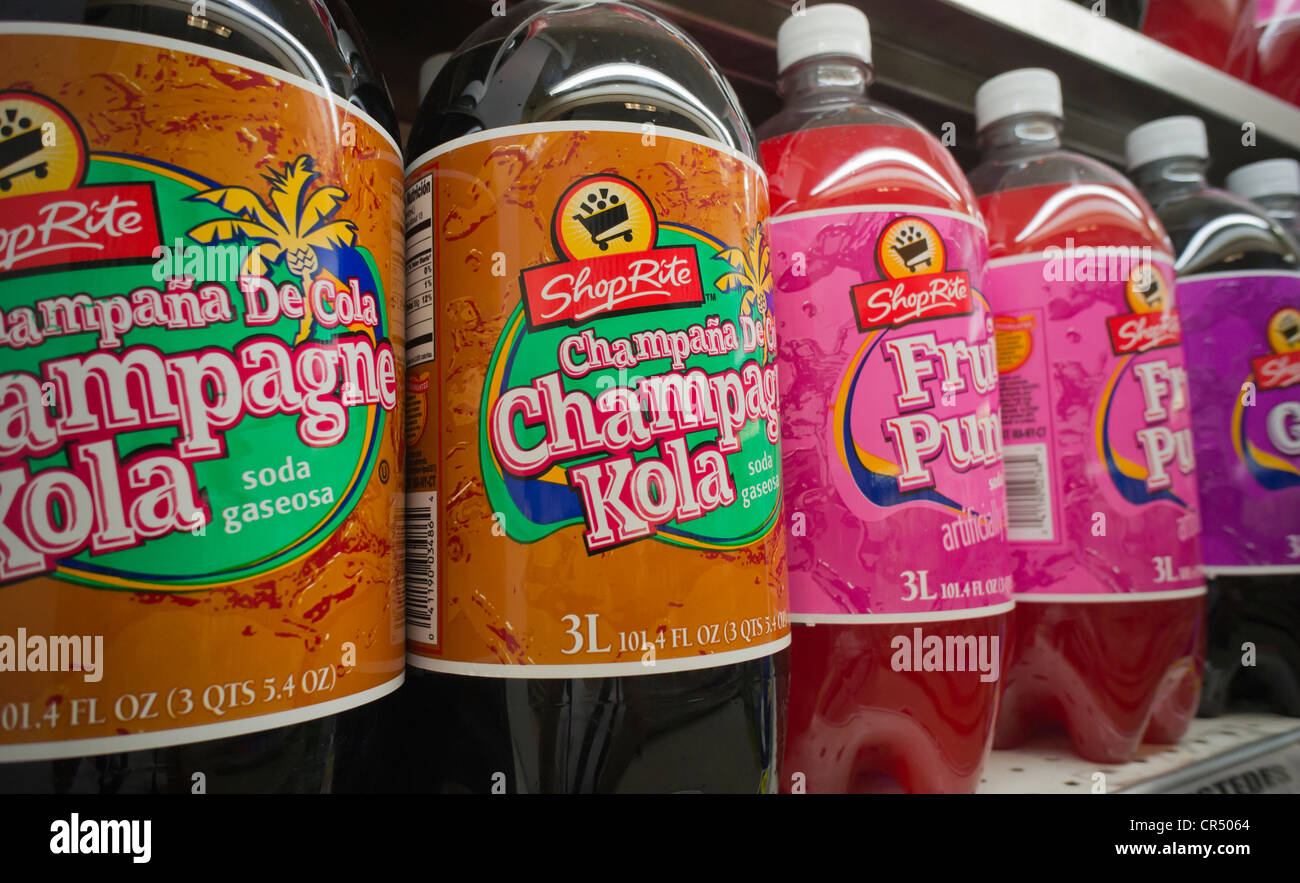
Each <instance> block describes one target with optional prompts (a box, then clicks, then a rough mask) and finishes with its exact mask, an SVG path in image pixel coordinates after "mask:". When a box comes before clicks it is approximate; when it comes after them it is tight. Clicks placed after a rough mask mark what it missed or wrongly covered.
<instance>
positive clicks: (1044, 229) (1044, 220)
mask: <svg viewBox="0 0 1300 883" xmlns="http://www.w3.org/2000/svg"><path fill="white" fill-rule="evenodd" d="M970 177H971V185H972V187H974V189H975V192H976V193H977V194H979V200H980V208H981V211H982V212H983V214H984V217H985V220H986V222H987V223H988V226H989V243H990V247H991V256H992V257H994V258H996V257H1003V256H1009V255H1014V254H1026V253H1032V252H1037V251H1043V250H1044V249H1046V248H1050V247H1056V248H1065V247H1069V246H1070V245H1073V246H1075V247H1083V246H1090V247H1101V248H1104V247H1132V246H1137V247H1149V248H1151V249H1153V250H1155V251H1159V252H1161V253H1166V254H1168V253H1172V251H1173V246H1172V243H1171V242H1170V239H1169V236H1168V234H1167V232H1166V230H1165V228H1164V225H1163V224H1162V223H1161V221H1160V218H1159V216H1158V215H1157V213H1156V212H1155V211H1154V210H1153V209H1152V207H1151V206H1150V204H1149V203H1148V202H1147V200H1146V199H1145V198H1144V197H1143V196H1142V194H1141V193H1140V192H1139V191H1138V189H1137V187H1136V186H1135V185H1134V184H1133V183H1132V182H1131V181H1129V180H1128V179H1127V178H1125V177H1124V176H1123V175H1121V174H1120V173H1119V172H1118V171H1116V170H1115V169H1113V168H1111V167H1110V166H1108V165H1106V164H1105V163H1103V162H1100V161H1099V160H1095V159H1093V158H1091V157H1088V156H1084V155H1083V154H1079V153H1074V152H1073V151H1068V150H1053V151H1047V152H1043V151H1036V152H1028V151H1027V152H1024V153H1020V154H1016V153H1013V152H1008V153H1006V154H1004V155H1000V156H997V155H995V156H993V157H991V158H988V159H986V160H985V161H984V162H981V163H980V165H978V166H977V167H975V168H974V169H973V170H972V171H971V174H970Z"/></svg>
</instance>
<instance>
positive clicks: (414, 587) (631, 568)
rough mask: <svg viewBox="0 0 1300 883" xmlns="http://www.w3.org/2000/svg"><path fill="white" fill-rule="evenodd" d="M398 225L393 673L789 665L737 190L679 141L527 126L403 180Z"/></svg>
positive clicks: (756, 272)
mask: <svg viewBox="0 0 1300 883" xmlns="http://www.w3.org/2000/svg"><path fill="white" fill-rule="evenodd" d="M407 200H408V206H407V225H408V270H409V275H408V291H407V299H408V309H409V311H410V312H409V315H408V323H409V326H410V328H411V339H412V349H411V358H410V364H411V378H412V382H411V383H409V384H408V386H407V391H408V396H410V397H411V399H412V404H411V408H412V411H413V412H415V411H419V412H424V411H427V412H428V413H429V415H430V417H429V420H428V423H427V428H426V429H425V430H424V431H423V432H422V433H421V434H420V435H419V436H418V439H419V440H418V441H415V442H413V443H412V447H411V450H410V453H409V458H408V459H409V461H410V463H411V482H410V487H409V496H408V501H407V505H408V509H409V510H410V511H412V512H414V511H415V509H416V508H417V507H418V508H422V509H424V510H426V511H428V512H429V519H430V520H429V527H428V529H427V530H426V531H425V532H423V533H420V535H419V537H417V538H416V540H417V542H416V543H410V542H408V562H412V563H413V567H412V566H408V583H407V585H408V596H409V599H410V603H409V605H408V639H409V646H410V652H411V655H410V657H409V658H408V661H409V662H410V663H411V664H412V665H416V666H419V667H422V668H428V669H431V670H435V671H445V672H453V673H459V674H476V675H487V676H498V677H529V676H532V677H581V676H585V675H598V676H613V675H636V674H654V673H656V672H663V671H673V670H682V669H690V668H706V667H711V666H717V665H725V664H730V663H734V662H739V661H742V660H744V659H752V658H756V657H761V656H765V655H768V654H771V653H774V652H776V651H777V650H779V649H780V648H781V647H783V646H785V645H786V644H787V643H788V642H789V626H788V622H787V619H788V596H787V592H786V567H785V542H784V533H783V529H782V526H781V523H780V518H781V484H780V463H781V456H780V450H779V446H778V442H779V439H780V426H779V419H778V410H777V389H778V383H777V375H776V364H775V359H776V340H775V334H776V331H775V323H774V320H773V319H772V309H771V308H772V303H771V297H772V275H771V268H770V255H769V252H768V245H767V225H766V218H767V213H768V206H767V185H766V180H765V178H764V177H763V175H762V173H761V172H760V171H759V169H758V168H757V166H756V165H755V164H754V163H753V162H752V161H751V160H749V159H748V158H746V157H743V156H740V155H738V154H735V153H733V152H730V151H727V150H726V149H724V148H723V147H722V146H721V145H719V144H717V143H715V142H712V141H707V140H705V139H702V138H699V137H697V136H692V135H689V134H687V133H684V132H676V131H670V130H663V129H660V130H658V131H657V132H654V133H653V134H647V133H646V132H644V131H642V129H641V127H639V126H633V125H623V126H620V125H618V124H609V123H596V124H588V123H582V124H577V125H570V126H566V125H564V124H536V125H523V126H515V127H511V128H509V129H500V130H495V131H491V132H486V133H483V134H480V135H473V136H467V137H466V138H461V139H457V140H456V141H453V142H450V143H449V144H447V145H444V146H443V147H440V148H438V149H436V150H434V151H432V152H430V153H428V154H426V155H424V156H422V157H420V158H419V159H418V160H416V161H415V162H414V163H413V164H411V165H410V166H409V168H408V174H407ZM417 337H419V338H420V339H422V340H425V339H427V343H426V344H425V345H423V346H422V347H417V346H416V345H415V343H414V342H415V341H416V339H417ZM425 381H427V382H425ZM407 438H408V441H409V440H412V439H415V438H416V433H414V432H412V433H408V436H407ZM409 536H410V534H408V537H409ZM420 539H427V542H426V543H425V545H424V547H423V550H422V552H421V553H420V554H419V555H417V556H415V557H414V558H411V557H409V556H410V554H411V553H410V549H411V547H412V546H413V545H418V544H419V543H418V541H419V540H420Z"/></svg>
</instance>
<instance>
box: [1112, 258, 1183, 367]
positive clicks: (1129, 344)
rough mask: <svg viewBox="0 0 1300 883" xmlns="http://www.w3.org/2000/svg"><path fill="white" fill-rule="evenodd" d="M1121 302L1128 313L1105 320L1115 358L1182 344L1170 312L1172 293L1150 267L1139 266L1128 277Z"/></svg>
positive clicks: (1178, 322)
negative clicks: (1127, 307) (1123, 301)
mask: <svg viewBox="0 0 1300 883" xmlns="http://www.w3.org/2000/svg"><path fill="white" fill-rule="evenodd" d="M1124 299H1125V301H1126V302H1127V303H1128V306H1129V310H1130V311H1131V312H1128V313H1122V314H1121V315H1118V316H1110V317H1109V318H1107V319H1106V326H1107V330H1108V331H1109V332H1110V345H1111V349H1112V350H1113V351H1114V352H1115V355H1117V356H1122V355H1128V354H1129V353H1144V352H1147V351H1148V350H1153V349H1160V348H1162V347H1167V346H1177V345H1178V344H1180V343H1182V340H1183V334H1182V323H1181V320H1180V318H1179V315H1178V311H1177V310H1176V309H1174V289H1173V286H1171V285H1170V284H1169V280H1168V279H1166V278H1165V276H1164V274H1163V273H1161V272H1160V270H1159V269H1158V268H1157V267H1156V266H1155V265H1154V264H1146V263H1144V264H1140V265H1139V266H1137V267H1135V268H1134V269H1133V272H1132V273H1131V274H1129V279H1128V281H1127V282H1126V283H1125V285H1124Z"/></svg>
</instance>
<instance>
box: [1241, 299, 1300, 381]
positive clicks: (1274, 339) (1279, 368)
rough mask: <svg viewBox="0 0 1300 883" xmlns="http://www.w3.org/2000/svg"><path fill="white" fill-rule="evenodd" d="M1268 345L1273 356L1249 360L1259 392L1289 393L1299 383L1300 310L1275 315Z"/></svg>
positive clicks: (1269, 331) (1271, 322) (1283, 310)
mask: <svg viewBox="0 0 1300 883" xmlns="http://www.w3.org/2000/svg"><path fill="white" fill-rule="evenodd" d="M1268 345H1269V347H1270V348H1271V349H1272V350H1273V352H1272V353H1270V354H1268V355H1266V356H1258V357H1256V358H1254V359H1251V360H1250V368H1251V371H1252V372H1254V374H1255V376H1256V377H1257V378H1258V379H1259V388H1260V389H1262V390H1264V389H1286V388H1287V387H1289V386H1294V385H1295V384H1297V383H1300V310H1295V309H1292V308H1291V307H1286V308H1285V309H1281V310H1278V311H1277V312H1276V313H1274V314H1273V316H1272V317H1271V318H1270V319H1269V320H1268Z"/></svg>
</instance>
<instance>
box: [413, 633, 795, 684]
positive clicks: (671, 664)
mask: <svg viewBox="0 0 1300 883" xmlns="http://www.w3.org/2000/svg"><path fill="white" fill-rule="evenodd" d="M789 646H790V636H789V635H786V636H785V637H784V638H780V639H778V640H776V641H770V642H768V643H766V644H759V645H758V646H757V647H746V648H745V649H744V650H728V651H726V652H725V653H710V654H708V655H707V656H688V657H686V658H684V659H656V660H655V663H654V665H647V664H646V663H644V662H640V661H637V662H605V663H589V664H586V665H582V664H579V665H505V664H501V663H495V662H491V663H487V662H453V661H452V660H449V659H430V658H429V657H427V656H416V655H415V654H414V653H408V654H407V655H406V664H407V665H409V666H410V667H411V668H419V669H423V670H424V671H436V672H440V673H442V674H450V675H469V676H471V677H477V678H617V677H627V676H630V675H656V674H662V673H664V672H666V671H696V670H699V669H705V668H718V667H719V666H723V665H734V664H735V663H737V662H748V661H749V660H751V659H761V658H763V657H764V656H771V655H772V654H774V653H778V652H780V651H781V650H784V649H785V648H786V647H789Z"/></svg>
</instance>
